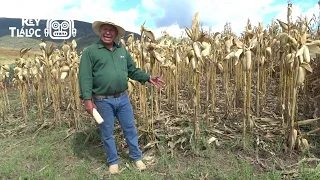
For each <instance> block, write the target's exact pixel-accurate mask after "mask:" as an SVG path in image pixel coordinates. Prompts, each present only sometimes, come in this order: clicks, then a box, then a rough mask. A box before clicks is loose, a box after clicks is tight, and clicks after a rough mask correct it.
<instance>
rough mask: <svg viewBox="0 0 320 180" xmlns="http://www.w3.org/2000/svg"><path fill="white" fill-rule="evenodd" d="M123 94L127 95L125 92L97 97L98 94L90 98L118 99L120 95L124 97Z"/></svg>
mask: <svg viewBox="0 0 320 180" xmlns="http://www.w3.org/2000/svg"><path fill="white" fill-rule="evenodd" d="M125 93H127V90H125V91H123V92H121V93H117V94H112V95H98V94H92V97H93V98H95V99H106V98H118V97H120V96H122V95H124V94H125Z"/></svg>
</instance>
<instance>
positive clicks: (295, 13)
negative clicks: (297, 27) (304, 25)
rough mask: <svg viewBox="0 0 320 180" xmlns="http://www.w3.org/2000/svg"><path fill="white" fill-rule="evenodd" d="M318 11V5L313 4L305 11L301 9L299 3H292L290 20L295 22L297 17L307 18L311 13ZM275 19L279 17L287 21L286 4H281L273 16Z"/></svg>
mask: <svg viewBox="0 0 320 180" xmlns="http://www.w3.org/2000/svg"><path fill="white" fill-rule="evenodd" d="M317 11H318V5H315V6H313V7H311V8H309V9H307V10H306V11H305V12H303V11H302V9H301V6H299V5H294V4H293V5H292V21H293V22H295V21H296V20H297V19H298V17H300V16H303V17H304V16H306V17H307V18H308V19H309V20H310V19H311V18H312V16H313V15H316V14H317ZM275 19H279V20H281V21H284V22H287V6H282V7H281V9H280V12H279V13H278V14H277V15H276V16H275Z"/></svg>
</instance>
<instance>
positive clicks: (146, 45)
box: [0, 4, 320, 176]
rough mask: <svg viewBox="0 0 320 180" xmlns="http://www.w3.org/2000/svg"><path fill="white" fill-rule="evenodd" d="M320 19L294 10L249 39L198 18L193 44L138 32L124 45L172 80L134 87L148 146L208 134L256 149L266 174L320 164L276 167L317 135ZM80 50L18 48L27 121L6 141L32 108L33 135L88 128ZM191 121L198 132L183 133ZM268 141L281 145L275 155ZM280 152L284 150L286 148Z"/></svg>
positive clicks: (174, 145) (4, 102)
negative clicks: (206, 27)
mask: <svg viewBox="0 0 320 180" xmlns="http://www.w3.org/2000/svg"><path fill="white" fill-rule="evenodd" d="M315 22H316V18H314V19H306V18H303V17H301V18H299V19H298V21H297V22H292V20H291V5H290V4H288V22H286V23H285V22H282V21H279V20H278V21H274V22H272V24H270V25H269V26H268V27H264V25H263V24H262V23H259V26H258V27H252V26H251V24H250V21H248V23H247V25H246V28H245V29H244V32H243V34H242V35H241V36H240V37H236V36H235V35H234V34H232V31H231V28H230V26H229V25H228V24H227V25H226V26H225V29H224V30H223V31H222V32H214V33H211V32H209V33H206V34H205V33H204V32H203V31H201V29H200V26H199V20H198V13H196V14H195V16H194V19H193V21H192V26H191V28H186V33H187V35H188V38H186V39H180V41H179V42H178V43H173V42H172V41H171V38H170V36H169V35H168V34H164V36H163V38H162V39H161V41H160V42H157V41H156V40H155V38H154V36H153V34H152V31H150V30H149V29H147V28H146V27H145V26H144V25H142V26H141V35H142V36H141V39H140V40H136V41H134V37H133V36H131V37H130V38H129V39H128V41H127V42H124V41H121V43H122V44H123V45H124V46H126V48H127V49H128V51H129V52H130V53H131V55H132V57H133V59H134V60H135V62H136V64H137V66H138V67H142V68H143V69H144V70H146V71H147V72H151V73H152V74H161V75H162V76H163V78H164V80H165V81H166V83H167V85H166V87H165V88H164V89H161V90H159V89H156V88H154V87H151V86H150V85H148V84H147V86H145V85H141V84H139V83H137V82H135V81H132V80H129V81H128V84H129V92H130V97H131V99H132V103H133V106H134V108H135V113H136V117H137V119H138V127H139V130H140V133H141V134H142V135H143V136H142V137H141V143H142V144H143V145H144V148H143V149H144V150H147V149H153V148H155V147H158V146H157V145H158V143H159V141H161V140H162V139H163V138H164V139H166V141H167V142H168V144H167V145H168V149H169V150H171V151H174V150H180V151H183V152H184V153H186V151H188V150H189V148H187V147H190V146H189V145H190V144H192V143H194V142H200V141H201V138H202V137H203V136H206V137H208V141H207V142H206V143H214V144H215V146H220V145H221V143H223V142H228V143H230V142H233V143H235V142H237V141H238V140H239V138H241V139H242V141H241V142H242V143H241V144H242V145H241V147H242V148H244V149H246V148H248V147H251V146H254V149H255V150H256V152H257V154H255V155H254V159H252V158H251V159H250V158H249V160H250V161H252V162H253V163H256V164H258V165H259V166H261V167H262V168H264V169H267V168H268V166H271V164H270V161H271V160H270V159H268V158H265V159H264V160H262V158H263V157H262V156H264V157H266V156H267V157H272V159H273V160H275V162H276V165H277V167H278V169H279V170H282V171H283V175H291V176H294V175H296V174H295V173H296V171H287V170H290V169H291V168H294V167H296V166H298V165H300V164H301V162H309V161H312V162H318V161H319V159H317V158H306V159H303V160H302V161H301V162H299V163H297V164H294V165H291V166H286V165H284V164H281V163H279V162H281V160H280V159H279V156H281V155H283V154H286V155H290V156H291V155H292V156H293V155H294V154H295V153H300V152H302V153H303V154H309V152H310V140H309V138H310V137H312V136H313V135H317V134H318V132H319V130H320V127H319V126H318V125H319V123H318V120H319V116H320V113H319V109H318V108H319V106H320V86H319V84H320V83H319V81H320V79H319V77H320V69H319V66H317V62H319V57H318V54H319V53H320V40H318V39H319V36H320V34H319V33H320V32H319V31H317V30H313V27H314V26H315ZM76 47H77V44H76V42H75V41H72V43H71V44H68V43H65V44H64V45H63V46H62V49H60V50H55V48H54V45H53V44H51V45H48V44H47V45H46V44H45V43H41V44H40V49H41V51H42V53H41V55H37V56H35V58H31V57H29V58H28V57H25V53H26V52H28V49H26V48H24V49H22V50H21V52H20V54H21V57H20V58H18V59H16V67H15V68H14V70H13V71H14V77H13V84H14V87H15V88H17V89H18V90H19V92H20V98H21V107H22V115H23V121H21V122H20V124H25V126H23V125H20V126H19V127H14V130H8V129H0V134H2V135H3V136H5V137H6V136H10V135H13V134H14V133H18V132H21V131H22V130H21V129H24V128H26V124H28V123H29V122H30V117H29V111H30V109H33V110H34V108H33V107H34V104H36V107H37V111H38V112H37V115H38V117H37V120H36V122H32V123H33V124H34V125H36V126H37V129H36V134H37V133H38V132H39V131H40V130H41V129H47V128H53V127H55V126H57V125H58V126H59V125H65V124H66V125H68V126H69V128H70V129H74V131H82V130H84V128H86V125H87V123H86V121H85V118H84V117H85V116H86V117H88V116H87V115H86V114H85V113H84V110H83V106H82V104H81V101H80V99H79V98H78V97H79V89H78V84H77V82H78V78H77V73H78V64H79V60H80V56H81V54H79V55H78V54H77V52H76ZM1 73H2V74H3V76H1V80H2V85H1V103H0V104H1V107H0V113H1V117H3V118H2V122H8V121H10V118H8V117H10V116H9V114H10V111H12V110H13V109H10V107H11V102H10V98H8V94H7V84H6V83H5V81H4V80H5V78H6V77H8V74H9V66H8V65H2V66H1ZM5 75H7V76H5ZM91 122H92V124H91V125H94V121H93V120H92V121H91ZM8 123H9V122H8ZM188 123H192V126H190V127H188V126H187V127H186V124H188ZM2 124H4V123H2ZM306 127H307V128H306ZM235 144H236V143H235ZM270 144H271V145H272V144H273V145H275V144H277V145H278V144H280V146H281V148H280V149H278V150H279V151H278V152H276V151H275V149H273V148H272V147H270ZM199 146H201V145H199ZM282 148H283V149H284V152H280V150H282ZM292 162H294V161H292Z"/></svg>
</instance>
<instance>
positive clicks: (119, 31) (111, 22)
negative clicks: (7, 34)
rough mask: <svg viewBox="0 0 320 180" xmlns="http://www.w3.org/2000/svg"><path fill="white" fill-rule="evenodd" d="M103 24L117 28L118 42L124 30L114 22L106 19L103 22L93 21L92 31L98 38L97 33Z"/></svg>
mask: <svg viewBox="0 0 320 180" xmlns="http://www.w3.org/2000/svg"><path fill="white" fill-rule="evenodd" d="M104 24H110V25H113V26H114V27H116V28H117V30H118V35H117V37H116V40H120V38H122V37H123V36H124V35H125V32H126V31H125V30H124V28H123V27H121V26H120V25H118V23H117V22H116V20H114V19H111V18H107V19H106V20H105V21H95V22H93V23H92V29H93V31H94V32H95V33H96V34H97V35H98V36H99V35H100V33H99V29H100V26H102V25H104Z"/></svg>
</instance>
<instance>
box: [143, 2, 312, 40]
mask: <svg viewBox="0 0 320 180" xmlns="http://www.w3.org/2000/svg"><path fill="white" fill-rule="evenodd" d="M143 1H144V0H143ZM171 2H172V0H148V1H147V2H145V3H144V4H142V5H143V6H144V7H145V8H146V9H148V8H150V9H149V10H150V11H155V10H158V11H159V12H160V11H164V12H165V13H164V14H163V16H162V17H161V18H160V19H157V18H156V19H154V20H155V24H157V25H158V29H160V30H163V29H166V28H167V29H170V31H171V33H169V34H170V35H171V34H172V35H173V36H176V35H177V36H180V32H181V29H179V25H180V28H184V27H185V26H188V27H190V26H191V22H192V18H193V15H194V14H195V13H196V12H199V20H200V22H202V23H203V25H204V27H205V28H204V29H205V30H208V29H209V27H210V28H211V30H212V31H213V32H217V31H218V32H221V31H223V29H224V26H225V24H226V23H227V22H229V23H231V27H232V30H233V31H234V32H235V33H236V34H240V33H241V32H242V31H243V30H244V29H245V26H246V23H247V21H248V19H250V22H251V24H252V26H257V25H258V23H259V22H264V27H266V26H267V25H268V23H269V22H265V20H266V17H268V18H267V19H269V20H271V19H272V18H273V17H272V15H273V16H275V17H274V18H279V19H282V20H283V19H284V20H285V22H286V13H287V4H286V2H285V1H284V2H283V4H281V3H279V1H276V0H260V1H257V0H242V1H234V0H224V1H220V0H197V3H192V2H193V1H191V0H190V1H182V0H176V1H175V2H174V3H171ZM310 4H311V2H309V4H308V3H303V4H302V3H300V4H294V5H293V20H296V19H297V16H300V15H301V14H305V15H307V17H309V18H311V16H312V14H313V13H316V12H318V5H317V4H316V3H315V6H313V7H312V8H310ZM300 7H304V8H307V7H309V9H308V10H307V11H306V12H302V10H301V8H300ZM160 30H156V31H157V33H155V34H156V35H157V37H159V35H161V33H158V32H159V31H160ZM177 36H176V37H177Z"/></svg>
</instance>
